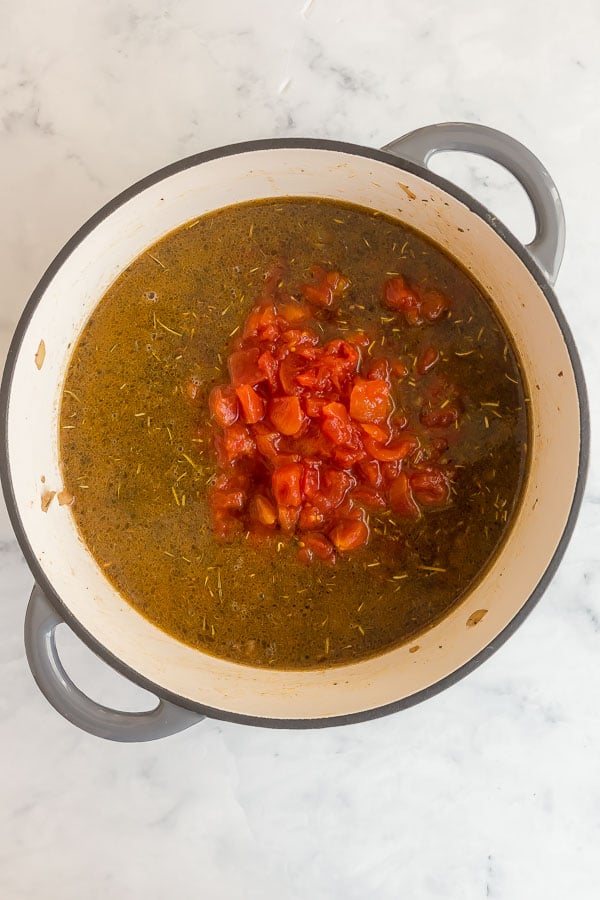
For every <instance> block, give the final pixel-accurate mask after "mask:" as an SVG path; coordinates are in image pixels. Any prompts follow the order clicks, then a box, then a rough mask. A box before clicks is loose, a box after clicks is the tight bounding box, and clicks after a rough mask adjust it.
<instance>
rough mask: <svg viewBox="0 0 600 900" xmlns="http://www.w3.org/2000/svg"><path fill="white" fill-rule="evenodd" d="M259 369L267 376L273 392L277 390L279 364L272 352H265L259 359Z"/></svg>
mask: <svg viewBox="0 0 600 900" xmlns="http://www.w3.org/2000/svg"><path fill="white" fill-rule="evenodd" d="M258 368H259V369H260V371H261V372H263V373H264V375H266V378H267V381H268V382H269V386H270V388H271V390H272V391H274V390H276V389H277V371H278V369H279V363H278V362H277V360H276V359H275V357H274V356H273V354H272V353H271V351H270V350H265V351H264V352H263V353H261V354H260V356H259V357H258Z"/></svg>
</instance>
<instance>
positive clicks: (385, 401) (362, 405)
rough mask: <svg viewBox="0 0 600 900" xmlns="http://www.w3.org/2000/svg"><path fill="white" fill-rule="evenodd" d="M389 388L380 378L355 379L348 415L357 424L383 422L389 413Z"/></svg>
mask: <svg viewBox="0 0 600 900" xmlns="http://www.w3.org/2000/svg"><path fill="white" fill-rule="evenodd" d="M389 396H390V386H389V384H388V383H387V381H384V380H383V379H382V378H374V379H373V380H372V381H363V380H362V379H359V378H356V379H355V380H354V387H353V388H352V393H351V394H350V415H351V416H352V418H353V419H355V420H356V421H357V422H383V421H384V419H385V418H386V416H387V414H388V411H389Z"/></svg>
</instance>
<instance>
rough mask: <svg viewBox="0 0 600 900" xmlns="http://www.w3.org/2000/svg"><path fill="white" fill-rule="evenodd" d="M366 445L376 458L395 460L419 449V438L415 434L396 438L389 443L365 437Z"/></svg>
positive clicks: (386, 460) (382, 460)
mask: <svg viewBox="0 0 600 900" xmlns="http://www.w3.org/2000/svg"><path fill="white" fill-rule="evenodd" d="M365 447H366V449H367V450H368V451H369V453H370V454H371V456H372V457H373V458H374V459H378V460H380V462H394V461H395V460H398V459H405V457H407V456H410V454H411V453H414V452H415V450H418V449H419V439H418V438H417V437H416V436H414V435H406V436H405V437H399V438H394V439H393V440H391V441H390V442H389V444H383V445H382V444H377V443H375V441H374V440H372V439H371V438H365Z"/></svg>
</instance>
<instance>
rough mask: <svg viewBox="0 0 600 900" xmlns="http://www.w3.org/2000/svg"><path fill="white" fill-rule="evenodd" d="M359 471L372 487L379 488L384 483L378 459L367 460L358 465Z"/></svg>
mask: <svg viewBox="0 0 600 900" xmlns="http://www.w3.org/2000/svg"><path fill="white" fill-rule="evenodd" d="M358 470H359V472H360V474H361V475H362V478H363V480H364V481H365V482H366V483H367V484H368V485H371V486H372V487H379V486H380V485H381V483H382V481H383V479H382V475H381V466H380V465H379V462H378V461H377V460H376V459H368V460H367V459H365V460H362V461H361V462H359V463H358Z"/></svg>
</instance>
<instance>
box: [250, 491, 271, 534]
mask: <svg viewBox="0 0 600 900" xmlns="http://www.w3.org/2000/svg"><path fill="white" fill-rule="evenodd" d="M250 517H251V519H253V520H254V521H256V522H259V523H260V524H261V525H265V526H266V527H268V528H271V527H273V526H274V525H275V523H276V522H277V510H276V509H275V507H274V506H273V504H272V503H271V501H270V500H268V499H267V497H265V496H263V495H262V494H255V495H254V497H253V498H252V500H251V501H250Z"/></svg>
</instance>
